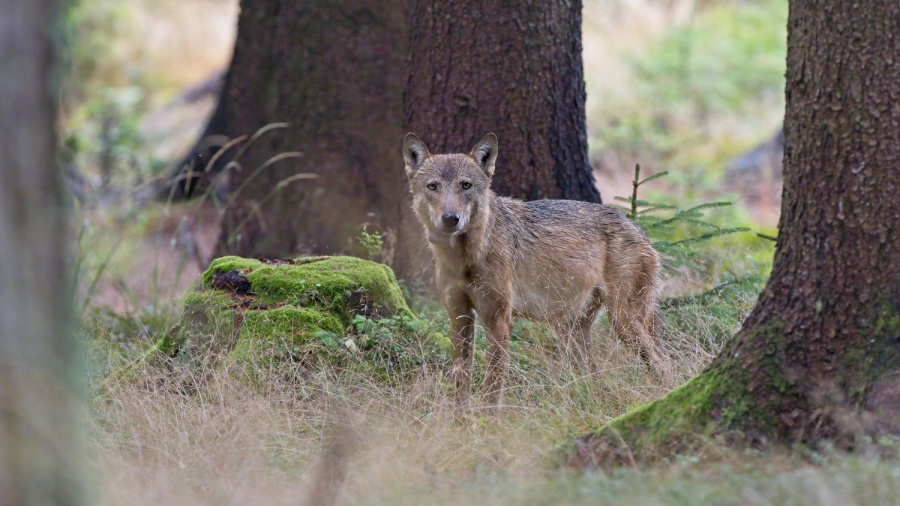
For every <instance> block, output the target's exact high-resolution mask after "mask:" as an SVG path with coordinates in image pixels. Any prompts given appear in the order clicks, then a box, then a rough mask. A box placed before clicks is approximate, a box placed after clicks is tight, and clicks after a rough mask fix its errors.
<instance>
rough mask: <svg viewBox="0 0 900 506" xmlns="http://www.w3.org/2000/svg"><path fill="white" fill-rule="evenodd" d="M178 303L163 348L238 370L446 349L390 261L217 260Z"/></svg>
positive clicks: (381, 360) (381, 361) (379, 359)
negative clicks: (173, 330) (175, 326)
mask: <svg viewBox="0 0 900 506" xmlns="http://www.w3.org/2000/svg"><path fill="white" fill-rule="evenodd" d="M184 304H185V317H184V320H183V322H182V325H181V332H179V333H178V335H177V337H175V338H173V339H172V340H171V341H169V342H167V343H166V344H165V346H163V347H162V349H163V350H164V351H165V352H166V353H168V354H169V355H172V356H180V357H183V358H185V359H187V360H189V361H195V360H197V359H200V360H202V361H204V362H206V361H207V359H208V358H209V357H215V359H216V362H218V363H221V362H222V360H221V359H224V363H227V364H233V365H240V366H241V367H243V368H244V369H246V368H247V367H250V368H253V367H257V366H260V367H266V366H270V365H273V364H276V363H280V362H284V361H290V362H299V363H308V364H325V363H329V364H334V363H341V362H346V360H345V359H346V358H348V357H357V358H359V359H360V360H361V361H363V362H365V361H366V360H368V361H370V362H373V364H377V366H378V367H379V368H384V367H386V366H387V367H389V366H390V364H393V363H397V364H399V363H408V362H409V361H404V360H405V359H404V360H399V361H395V360H393V358H391V359H389V360H386V358H385V350H393V351H396V352H397V354H402V353H404V352H405V349H408V348H416V347H418V349H419V350H427V351H428V352H429V353H434V354H436V355H446V354H448V353H449V345H448V344H446V343H447V341H446V338H442V336H437V335H436V334H435V331H434V329H431V328H430V327H429V324H428V322H424V321H422V320H419V319H418V318H416V317H415V316H414V315H413V313H412V312H411V311H410V309H409V306H407V304H406V301H405V300H404V299H403V294H402V292H401V290H400V287H399V285H398V284H397V280H396V278H395V277H394V273H393V272H392V271H391V269H390V268H389V267H387V266H385V265H382V264H378V263H375V262H370V261H367V260H362V259H359V258H354V257H343V256H331V257H308V258H300V259H296V260H255V259H247V258H241V257H235V256H228V257H222V258H218V259H216V260H214V261H213V262H212V263H211V264H210V266H209V268H208V269H207V270H206V272H204V273H203V278H202V282H201V285H200V287H198V289H197V290H196V291H195V292H193V293H191V294H190V295H188V296H187V297H186V298H185V301H184ZM361 321H365V322H370V323H369V324H368V325H360V322H361ZM382 322H383V323H382ZM426 327H428V328H426ZM374 329H378V332H375V331H374ZM376 341H384V342H383V343H379V342H376ZM388 342H389V343H390V344H386V343H388ZM417 345H423V346H417ZM368 350H372V351H371V353H369V354H371V355H372V357H367V356H366V354H367V352H368Z"/></svg>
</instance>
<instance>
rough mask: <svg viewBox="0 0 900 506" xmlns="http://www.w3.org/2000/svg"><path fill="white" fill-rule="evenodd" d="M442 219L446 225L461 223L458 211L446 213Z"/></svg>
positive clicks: (453, 225)
mask: <svg viewBox="0 0 900 506" xmlns="http://www.w3.org/2000/svg"><path fill="white" fill-rule="evenodd" d="M441 221H442V222H444V226H445V227H455V226H457V225H459V215H458V214H456V213H445V214H444V215H443V216H441Z"/></svg>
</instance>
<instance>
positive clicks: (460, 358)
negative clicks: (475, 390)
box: [444, 292, 475, 408]
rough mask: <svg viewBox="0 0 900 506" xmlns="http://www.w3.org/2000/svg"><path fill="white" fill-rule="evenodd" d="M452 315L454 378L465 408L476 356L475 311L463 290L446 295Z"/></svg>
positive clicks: (448, 308) (460, 401) (470, 389)
mask: <svg viewBox="0 0 900 506" xmlns="http://www.w3.org/2000/svg"><path fill="white" fill-rule="evenodd" d="M444 303H445V306H446V307H447V314H448V315H449V316H450V347H451V351H452V353H453V379H454V382H455V383H456V404H457V406H459V407H463V408H465V407H466V405H467V404H468V402H469V396H470V395H471V393H472V364H473V361H474V357H475V311H474V309H473V307H472V302H471V300H469V297H468V296H466V294H464V293H462V292H451V293H448V294H446V295H445V297H444Z"/></svg>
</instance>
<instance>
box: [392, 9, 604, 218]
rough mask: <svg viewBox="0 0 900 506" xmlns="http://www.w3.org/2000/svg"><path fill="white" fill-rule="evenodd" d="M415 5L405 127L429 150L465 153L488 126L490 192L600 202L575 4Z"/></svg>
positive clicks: (578, 12) (405, 102)
mask: <svg viewBox="0 0 900 506" xmlns="http://www.w3.org/2000/svg"><path fill="white" fill-rule="evenodd" d="M413 5H414V7H413V12H412V15H411V17H410V47H409V59H408V67H409V80H408V82H407V86H406V94H405V95H404V111H405V114H406V125H407V127H408V130H410V131H412V132H415V133H416V134H418V135H419V136H420V137H422V139H423V140H425V142H426V143H427V144H428V146H429V147H430V148H431V149H432V150H433V152H435V153H467V152H468V151H469V150H470V149H471V148H472V146H474V145H475V143H476V142H477V141H478V140H479V139H481V138H482V137H483V136H484V134H485V133H487V132H494V133H496V134H497V136H498V137H499V139H500V156H499V159H498V162H497V173H496V175H495V176H494V179H493V183H492V187H493V189H494V190H495V191H496V192H497V193H499V194H501V195H507V196H513V197H519V198H523V199H526V200H534V199H540V198H565V199H575V200H584V201H589V202H600V194H599V192H598V191H597V188H596V187H595V185H594V177H593V173H592V170H591V167H590V164H589V162H588V156H587V134H586V127H585V110H584V102H585V88H584V77H583V71H582V58H581V2H580V1H578V0H532V1H522V0H518V1H513V0H488V1H484V2H448V1H443V0H419V1H415V2H414V3H413Z"/></svg>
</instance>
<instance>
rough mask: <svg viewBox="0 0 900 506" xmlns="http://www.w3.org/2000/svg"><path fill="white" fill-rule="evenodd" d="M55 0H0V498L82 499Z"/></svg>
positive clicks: (21, 500) (1, 501)
mask: <svg viewBox="0 0 900 506" xmlns="http://www.w3.org/2000/svg"><path fill="white" fill-rule="evenodd" d="M55 8H56V5H55V2H52V1H49V0H0V12H2V13H3V15H2V16H0V132H3V135H2V136H0V159H2V161H3V162H2V164H0V167H2V168H0V174H2V184H0V406H2V413H0V504H35V505H38V504H40V505H43V504H79V503H81V502H82V501H83V497H82V493H83V491H82V489H81V487H80V483H79V481H78V477H79V475H80V473H81V469H82V467H81V463H80V462H79V461H78V460H77V459H76V458H75V456H76V455H77V454H78V450H77V448H78V447H79V446H80V444H79V443H78V442H77V438H76V436H77V434H78V422H77V417H74V416H73V411H74V409H73V399H74V391H75V390H76V389H75V388H73V384H74V383H75V381H73V377H74V374H73V367H72V360H73V356H74V350H73V341H72V336H71V334H70V331H71V325H70V320H69V317H68V315H69V311H68V307H67V304H68V301H67V293H68V290H67V286H68V285H67V281H68V278H67V276H66V272H65V258H66V251H67V243H66V234H65V225H64V223H65V222H64V218H63V209H62V199H61V188H62V186H61V173H60V171H59V170H58V169H57V160H56V158H55V153H56V138H55V135H54V132H55V128H56V125H55V115H56V106H55V98H56V97H55V96H54V93H53V85H52V83H53V82H54V74H53V68H54V67H53V63H54V58H53V50H52V42H51V31H52V29H53V26H54V25H53V23H52V21H53V19H54V16H53V14H54V13H55V12H56V10H55Z"/></svg>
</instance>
